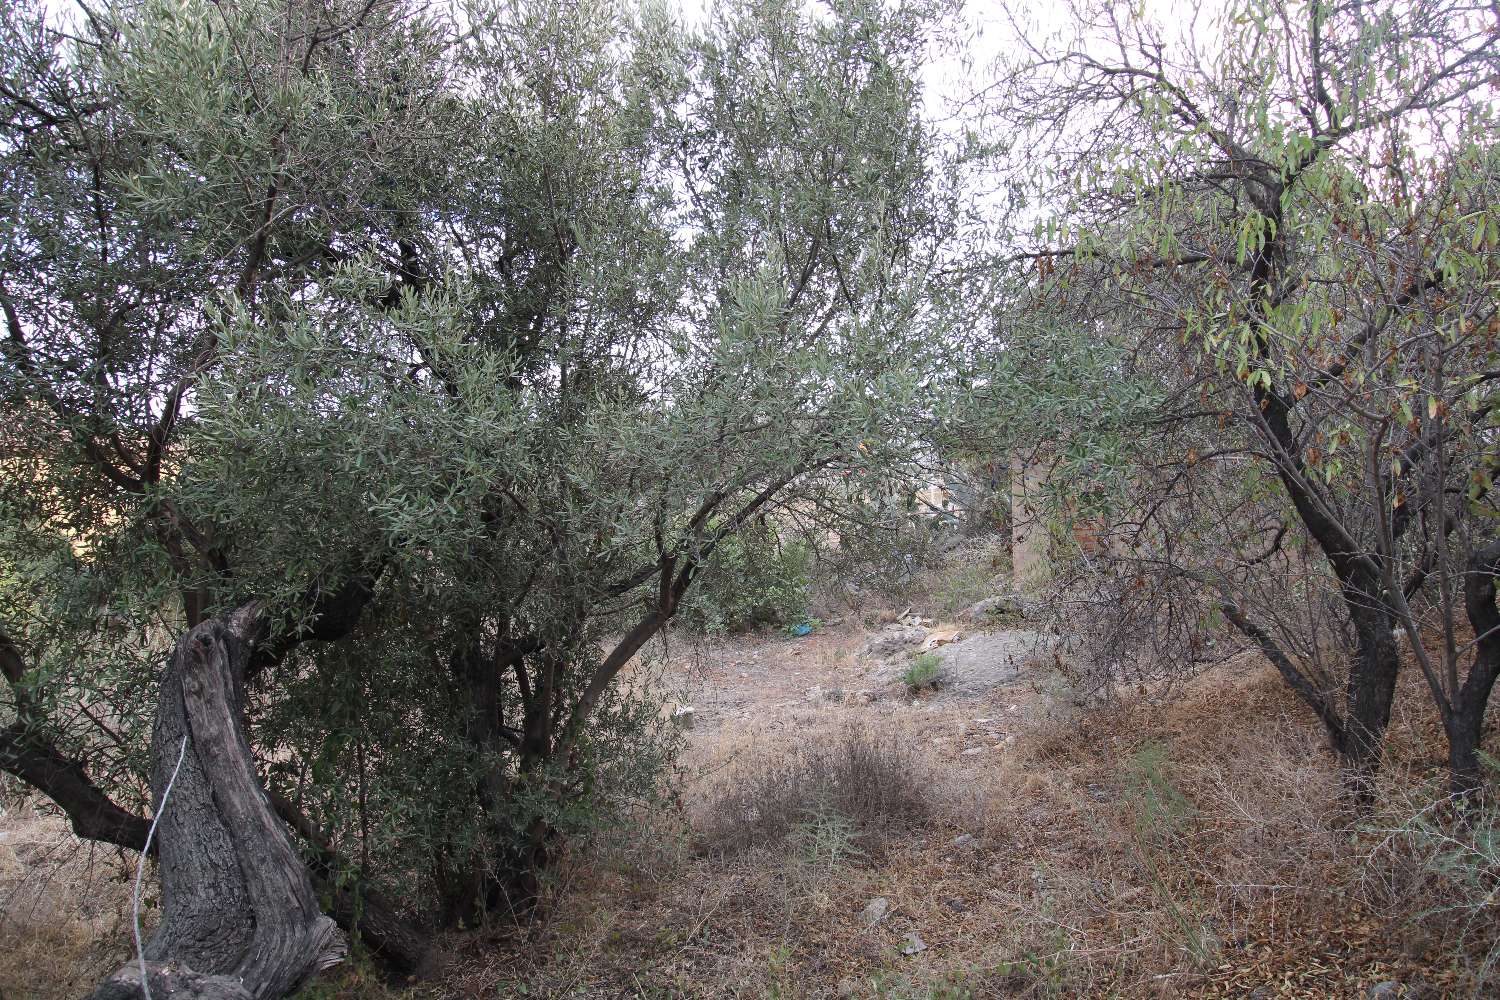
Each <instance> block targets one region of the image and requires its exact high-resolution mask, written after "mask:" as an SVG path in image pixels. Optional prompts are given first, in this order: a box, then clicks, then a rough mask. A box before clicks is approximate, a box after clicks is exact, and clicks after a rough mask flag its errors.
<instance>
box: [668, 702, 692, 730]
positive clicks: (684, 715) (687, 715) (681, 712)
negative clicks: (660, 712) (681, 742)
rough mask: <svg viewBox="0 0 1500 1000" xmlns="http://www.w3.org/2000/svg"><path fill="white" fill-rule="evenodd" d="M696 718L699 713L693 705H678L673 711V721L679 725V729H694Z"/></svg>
mask: <svg viewBox="0 0 1500 1000" xmlns="http://www.w3.org/2000/svg"><path fill="white" fill-rule="evenodd" d="M696 716H697V713H696V712H695V711H694V709H693V706H691V705H678V706H677V707H676V708H674V709H672V721H673V722H675V723H676V724H677V727H678V728H679V729H692V728H693V720H694V719H695V718H696Z"/></svg>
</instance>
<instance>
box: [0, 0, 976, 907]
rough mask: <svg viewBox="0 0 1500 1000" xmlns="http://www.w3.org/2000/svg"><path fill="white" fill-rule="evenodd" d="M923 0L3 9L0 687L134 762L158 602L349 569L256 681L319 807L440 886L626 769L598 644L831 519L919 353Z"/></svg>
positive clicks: (495, 868) (37, 731)
mask: <svg viewBox="0 0 1500 1000" xmlns="http://www.w3.org/2000/svg"><path fill="white" fill-rule="evenodd" d="M939 14H940V10H939V9H938V8H937V7H933V6H924V5H895V6H892V5H883V4H876V3H868V2H862V0H841V2H839V3H836V4H833V5H831V6H829V7H828V8H826V9H819V10H818V11H816V12H810V11H805V10H804V9H803V8H802V7H801V6H800V5H797V4H791V3H769V4H768V3H756V4H751V3H728V4H723V5H720V6H718V7H716V8H715V9H714V11H713V13H712V16H711V17H710V18H709V20H708V23H707V24H706V25H705V26H704V27H703V28H701V29H696V30H686V29H684V28H682V27H681V26H680V25H678V24H676V23H674V22H673V20H672V19H671V17H670V15H669V14H668V13H667V12H666V11H665V10H663V9H662V8H659V7H657V6H654V5H646V6H643V7H641V8H639V9H636V8H633V7H629V6H626V5H619V4H613V3H608V2H596V3H585V4H569V5H553V4H546V3H524V2H502V0H475V2H472V3H467V4H464V5H463V6H462V7H461V9H449V8H442V7H428V6H426V5H404V4H391V5H365V4H361V3H347V2H344V0H326V2H310V0H309V2H296V3H292V4H281V3H269V2H263V0H236V2H232V3H206V2H197V0H187V2H176V0H145V2H142V3H131V4H119V5H113V6H107V7H104V8H102V9H100V10H99V11H98V12H97V16H96V17H95V18H94V19H93V20H92V21H90V22H89V23H87V24H85V25H84V26H83V27H82V29H81V30H82V33H83V38H82V41H70V40H69V39H68V38H67V37H65V36H64V35H62V34H60V33H58V31H57V30H56V28H55V26H52V25H49V24H48V22H47V19H46V17H45V9H44V8H43V7H40V6H38V5H33V4H28V3H21V4H16V5H10V6H8V7H7V9H6V12H5V14H4V15H3V17H0V36H3V37H0V79H3V82H4V85H5V88H6V93H7V100H6V101H5V102H3V105H0V108H3V110H0V202H3V204H4V208H5V211H4V213H3V216H0V219H3V221H0V227H3V228H0V271H3V273H4V276H5V277H4V280H3V287H0V299H3V304H4V306H5V311H6V319H7V325H8V329H7V334H8V336H7V338H6V340H5V342H4V343H5V347H4V354H3V359H4V360H3V364H0V398H3V401H4V407H5V413H6V417H7V419H8V420H9V421H10V422H11V423H12V425H13V426H14V427H16V428H17V432H16V433H15V434H14V435H13V436H12V437H11V439H10V443H9V444H8V446H7V449H6V452H5V456H4V462H5V465H6V475H5V477H4V484H3V486H0V545H3V550H0V560H3V562H0V565H3V567H4V575H3V578H0V587H3V597H4V605H3V606H0V627H3V631H4V634H5V636H6V637H8V638H9V639H10V640H12V641H13V642H14V643H15V645H16V647H17V648H18V649H19V650H21V651H22V655H23V656H24V658H25V661H26V663H27V664H28V673H27V674H26V676H25V677H24V678H18V679H14V680H13V684H12V699H11V701H10V702H8V707H7V708H6V709H4V711H6V712H8V713H9V712H12V711H14V712H16V713H23V714H24V716H25V718H24V720H21V719H20V718H19V716H18V717H17V718H18V722H19V721H24V723H25V726H26V727H27V732H28V733H29V734H30V735H29V736H28V739H31V738H35V739H45V740H46V741H48V742H49V743H50V744H51V745H54V746H57V747H61V748H63V749H64V750H66V751H68V752H69V753H70V754H73V755H75V756H77V757H79V758H80V759H86V760H88V761H89V767H90V770H91V773H93V774H94V775H95V776H96V778H98V780H100V781H101V782H103V783H104V784H105V786H106V787H107V788H109V789H110V790H111V791H113V792H115V793H116V794H118V795H123V796H125V797H126V798H132V797H138V796H139V793H140V791H141V789H142V787H143V786H142V784H141V780H140V779H141V776H142V775H143V773H144V764H145V751H146V742H147V740H148V738H149V728H150V724H151V716H152V709H153V698H154V690H153V684H154V678H155V675H156V674H157V672H158V670H159V668H160V664H161V662H162V660H163V657H164V656H165V654H166V652H167V650H168V649H169V648H170V645H171V643H172V641H173V639H174V638H175V636H176V635H177V634H178V633H179V632H180V631H181V630H182V628H183V627H184V625H188V624H191V623H193V622H194V621H196V620H199V619H200V618H202V617H203V616H206V615H211V614H213V613H215V612H216V611H219V610H222V609H227V608H231V607H236V606H239V605H241V604H243V603H244V602H246V601H250V600H255V601H261V602H265V604H266V605H267V606H269V607H273V608H276V609H278V617H277V619H276V620H277V621H278V622H279V623H280V624H279V626H278V628H279V629H280V630H283V631H284V632H285V633H287V634H292V633H295V632H296V631H297V630H298V629H299V627H302V626H305V625H308V624H310V616H311V614H312V608H313V607H314V606H315V604H316V601H315V600H314V598H316V597H317V596H318V595H322V594H327V593H330V592H334V591H337V590H338V588H340V587H341V586H344V585H345V584H348V583H349V582H350V581H355V582H359V583H363V584H367V585H368V586H369V587H370V588H371V589H372V595H371V596H370V597H369V599H368V601H366V602H364V603H363V604H361V605H360V607H359V611H360V613H361V617H360V618H359V624H358V627H357V629H356V630H355V631H354V633H353V634H352V636H351V637H350V638H348V639H347V640H345V641H343V642H340V643H336V644H330V645H328V646H322V647H319V646H315V645H305V646H302V647H299V648H298V649H296V650H295V651H294V652H292V653H291V654H289V655H287V656H284V657H280V658H275V659H273V661H272V662H269V663H266V664H265V665H264V666H263V669H258V672H257V673H256V675H255V676H254V677H253V678H252V679H251V686H250V700H249V713H250V723H251V731H252V733H253V734H254V737H255V740H256V746H255V749H256V752H257V754H258V755H259V756H260V758H261V760H262V762H263V763H264V764H265V766H266V774H267V778H268V781H269V783H270V784H271V785H272V786H273V788H275V789H276V790H278V791H280V792H282V793H284V794H285V795H286V796H287V797H288V798H290V799H292V800H293V801H295V802H296V803H297V804H298V805H299V806H300V808H302V809H304V810H306V811H307V812H308V813H309V814H310V815H311V816H312V817H313V818H314V819H315V820H316V821H317V822H319V823H321V824H323V825H324V826H325V827H326V828H327V829H329V830H331V831H333V833H334V839H335V842H336V843H337V844H339V845H340V846H341V847H343V848H346V849H348V850H349V851H350V852H351V853H352V854H353V855H355V856H358V857H360V858H361V860H363V861H365V862H369V863H371V864H373V863H374V862H376V861H380V862H382V866H381V867H383V868H384V870H387V871H392V872H401V873H404V875H403V877H407V878H409V879H410V880H411V881H412V883H413V887H414V888H421V889H424V890H426V889H430V888H432V887H433V886H436V887H437V888H438V889H440V890H443V892H444V894H446V895H449V896H460V897H461V896H462V894H463V893H462V891H459V890H455V891H454V892H453V893H448V892H447V890H448V889H449V888H452V886H453V884H454V883H456V882H462V881H464V880H465V879H468V878H469V877H470V876H469V874H468V873H470V872H472V871H474V870H479V871H482V872H485V873H487V874H490V875H495V876H496V877H499V876H501V875H504V874H505V869H506V868H507V867H517V866H520V867H526V866H528V865H530V864H532V863H533V862H535V861H536V859H537V858H538V856H539V854H538V852H542V853H545V851H546V850H547V846H546V845H547V844H549V843H550V840H549V839H548V838H549V837H550V833H549V832H548V831H551V830H559V829H560V830H564V831H567V830H574V829H580V828H583V827H586V826H588V825H589V823H591V822H592V821H593V817H595V816H596V815H597V814H598V813H599V810H600V809H601V808H602V806H603V804H604V803H605V802H606V801H607V800H615V801H618V800H622V799H627V798H630V797H632V796H637V795H641V794H645V793H646V792H647V791H648V790H649V789H650V788H651V779H652V777H653V775H654V774H655V773H656V772H657V771H658V770H659V769H660V767H661V766H663V765H664V763H665V761H666V760H667V758H668V756H669V754H668V753H667V749H668V748H666V746H665V744H664V743H663V742H662V739H661V738H659V735H658V734H659V727H658V726H657V725H656V723H655V722H654V720H655V718H656V716H655V711H654V706H653V705H652V703H651V702H650V701H649V699H647V698H645V697H643V696H642V695H641V694H640V693H639V691H638V689H636V688H632V689H631V690H630V691H629V692H627V691H625V690H617V689H616V688H615V686H614V684H613V681H614V677H615V675H616V674H617V673H618V672H619V671H620V670H621V669H622V668H623V667H624V666H625V665H626V663H627V662H628V661H629V660H630V658H631V655H632V654H633V653H636V652H637V651H638V650H639V649H640V648H641V647H642V645H643V644H644V643H645V642H646V641H647V640H649V639H650V638H651V637H652V636H653V635H654V634H655V633H656V631H657V630H658V629H659V628H660V627H661V626H662V625H663V624H664V623H665V622H666V621H667V620H669V619H670V618H671V616H672V615H673V614H674V613H675V612H676V611H677V610H678V608H679V607H680V606H681V603H682V601H683V598H684V595H685V594H688V593H691V588H692V585H693V583H694V578H695V577H696V575H697V573H698V572H699V570H700V569H701V568H703V567H705V566H709V567H710V568H711V564H712V562H713V560H714V559H715V558H716V555H715V554H716V553H717V552H720V551H723V548H722V547H727V546H732V545H734V544H735V543H734V542H733V541H732V540H733V539H735V538H736V537H737V536H738V535H739V534H740V533H741V532H742V531H743V530H745V529H746V526H747V525H749V524H751V523H752V519H753V518H755V517H757V516H760V515H763V514H767V513H772V512H775V511H777V510H782V511H787V512H790V514H789V515H788V516H792V517H795V518H796V519H797V522H798V523H799V524H802V525H804V526H805V525H808V524H810V523H811V524H824V525H838V526H841V527H842V530H844V531H846V532H847V533H849V537H850V538H851V540H852V539H853V538H854V536H855V534H857V533H858V531H859V530H860V529H859V526H858V524H857V523H853V522H851V523H847V524H845V523H843V522H844V517H843V513H844V512H845V511H858V510H861V509H862V507H863V505H864V504H865V503H866V499H867V497H869V496H871V495H875V494H877V493H878V492H879V491H880V490H881V489H883V488H884V486H883V483H884V480H885V479H886V478H888V477H889V475H890V474H891V471H892V470H893V469H895V468H897V467H898V464H899V462H900V461H901V460H903V459H904V458H905V457H906V456H908V455H909V454H910V453H911V451H912V449H913V448H914V447H915V444H916V442H917V438H918V436H919V430H918V428H919V426H920V420H921V419H922V418H923V417H924V416H925V415H926V414H927V413H928V412H929V411H930V404H931V401H932V400H933V398H934V394H935V393H937V392H939V391H941V380H942V378H943V376H944V373H945V370H946V367H945V365H944V362H943V350H942V337H943V335H944V334H943V328H942V326H941V322H942V321H941V319H940V318H939V315H938V314H936V313H934V312H933V311H931V310H928V309H925V308H924V302H925V301H927V299H926V297H927V296H929V295H931V294H933V293H934V292H935V291H937V290H939V289H941V288H942V286H943V283H944V281H946V280H947V279H946V278H945V277H944V274H943V272H942V271H941V270H940V268H941V265H942V263H943V261H944V258H945V255H946V254H948V252H949V251H948V246H949V240H950V237H951V235H952V234H951V231H950V228H949V225H948V216H947V214H946V213H947V212H948V211H949V208H950V206H951V199H950V194H949V193H948V191H947V190H946V189H945V188H944V186H943V182H942V180H941V178H939V177H938V176H937V175H936V174H935V172H934V170H933V167H934V164H935V162H936V158H937V157H938V150H937V148H936V146H935V144H934V142H933V140H932V138H931V136H930V134H929V129H928V127H927V125H926V124H925V123H924V122H923V121H922V119H921V117H920V111H919V108H920V105H919V92H918V87H917V83H916V70H917V63H918V60H919V59H920V57H921V52H922V46H923V44H924V39H925V38H926V37H927V35H928V34H929V32H930V30H931V28H932V26H933V24H934V23H935V19H936V18H937V16H938V15H939ZM720 558H722V557H720ZM622 636H623V637H624V638H623V639H622V638H621V637H622ZM8 679H10V678H8ZM23 702H24V706H23ZM23 707H24V712H23ZM518 858H519V859H520V860H517V859H518Z"/></svg>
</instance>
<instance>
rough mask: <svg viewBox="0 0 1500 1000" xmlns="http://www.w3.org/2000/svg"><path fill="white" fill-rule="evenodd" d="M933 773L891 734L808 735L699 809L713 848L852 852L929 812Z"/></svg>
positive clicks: (728, 781)
mask: <svg viewBox="0 0 1500 1000" xmlns="http://www.w3.org/2000/svg"><path fill="white" fill-rule="evenodd" d="M931 787H932V785H931V780H930V776H929V768H928V767H927V765H926V764H925V762H923V761H922V760H921V758H920V757H919V756H918V754H917V752H916V750H915V748H914V747H913V746H912V745H911V744H910V743H909V742H907V741H906V740H904V739H903V738H901V737H900V736H899V735H897V734H896V733H895V732H894V731H891V730H887V731H881V732H877V731H872V730H869V729H867V728H865V727H862V726H858V725H855V724H848V725H845V726H844V727H843V728H841V729H839V730H837V731H836V732H834V733H833V734H831V735H827V734H810V735H809V736H807V737H805V738H804V739H802V740H801V741H799V742H797V743H795V744H793V745H792V746H789V747H782V748H780V749H778V750H776V751H774V752H772V753H769V754H766V755H764V756H759V757H752V758H749V759H747V760H743V761H741V762H740V763H739V766H736V767H733V768H732V769H730V770H729V771H728V772H727V773H726V774H725V775H723V777H721V778H720V780H719V781H718V783H717V785H716V787H715V788H714V789H713V790H712V791H711V792H710V793H709V795H708V799H707V802H706V803H705V805H704V807H703V808H702V810H701V818H700V821H699V828H700V830H701V832H702V836H703V843H704V845H705V846H706V847H707V848H709V849H716V850H723V851H732V850H740V849H743V848H745V847H748V846H751V845H754V844H762V845H765V844H774V843H777V842H783V841H786V840H788V839H789V838H790V839H793V840H797V841H799V842H800V846H801V847H802V848H803V850H804V853H812V854H814V855H815V856H819V855H822V854H824V853H827V852H828V851H832V852H834V853H835V854H837V852H838V851H839V847H838V846H837V844H836V841H837V840H838V839H839V838H841V837H845V838H851V845H850V846H851V847H852V848H853V850H864V849H865V848H864V846H863V845H862V844H856V843H853V841H864V842H867V841H868V839H869V838H870V837H872V836H873V837H878V836H881V835H883V834H885V833H888V832H889V831H891V830H892V829H894V828H897V827H900V826H904V825H909V824H912V823H915V822H919V821H921V820H923V819H925V818H926V817H927V816H928V815H930V813H931V812H932V801H931V792H930V789H931Z"/></svg>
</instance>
